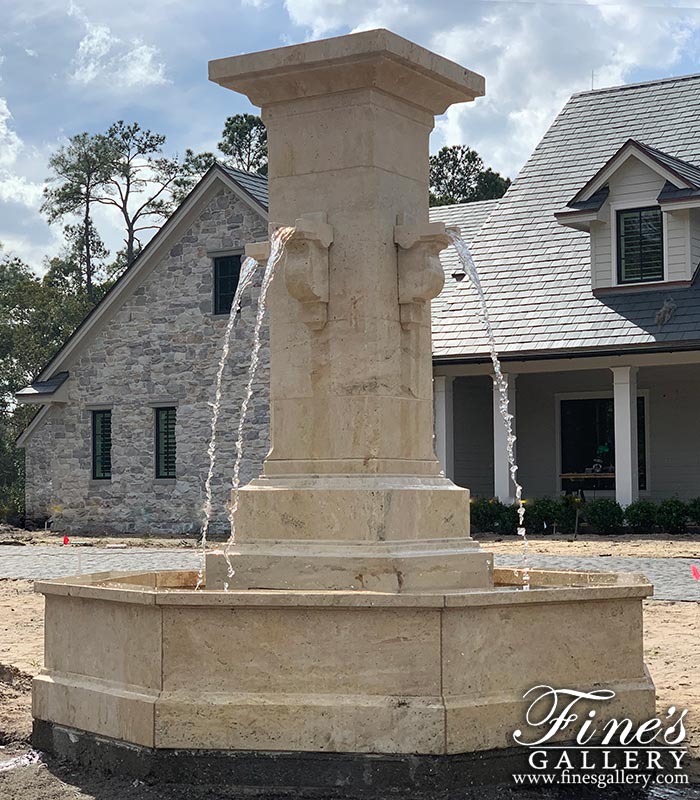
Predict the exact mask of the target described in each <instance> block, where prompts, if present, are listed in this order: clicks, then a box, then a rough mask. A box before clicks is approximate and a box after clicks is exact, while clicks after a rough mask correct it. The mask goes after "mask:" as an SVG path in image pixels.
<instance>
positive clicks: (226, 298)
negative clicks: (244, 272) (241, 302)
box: [214, 254, 241, 314]
mask: <svg viewBox="0 0 700 800" xmlns="http://www.w3.org/2000/svg"><path fill="white" fill-rule="evenodd" d="M240 274H241V256H240V254H238V255H233V256H219V257H217V258H215V259H214V313H215V314H230V313H231V306H232V305H233V296H234V295H235V294H236V288H237V287H238V278H239V277H240Z"/></svg>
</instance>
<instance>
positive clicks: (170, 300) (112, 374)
mask: <svg viewBox="0 0 700 800" xmlns="http://www.w3.org/2000/svg"><path fill="white" fill-rule="evenodd" d="M266 238H267V181H266V179H265V178H262V177H260V176H257V175H249V174H248V173H245V172H240V171H238V170H233V169H227V168H224V167H222V166H215V167H212V169H211V170H210V171H209V172H208V173H207V174H206V175H205V176H204V177H203V178H202V180H201V181H200V182H199V184H198V185H197V186H196V188H195V189H194V190H193V191H192V192H191V194H190V195H189V196H188V198H187V199H186V200H185V202H184V203H183V204H182V205H181V206H180V207H179V208H178V209H177V210H176V211H175V213H174V214H173V215H172V217H171V218H170V219H169V220H168V222H167V223H166V224H165V225H164V226H163V228H162V229H161V230H160V231H159V233H158V234H157V235H156V236H155V237H154V238H153V240H152V241H151V242H150V243H149V244H148V246H147V247H146V248H145V249H144V250H143V252H142V253H141V254H140V255H139V257H138V259H137V260H136V261H135V262H134V264H133V265H132V266H131V267H130V268H129V269H128V270H127V271H126V272H125V273H124V274H123V275H122V276H121V278H120V279H119V280H118V281H117V282H116V284H115V285H114V287H113V288H112V289H111V290H110V292H109V293H108V294H107V295H106V296H105V298H104V299H103V300H102V302H101V303H100V304H99V305H98V306H97V307H96V308H95V309H94V311H93V312H92V313H91V314H90V315H89V316H88V317H87V319H86V320H85V321H84V322H83V324H82V325H81V326H80V327H79V328H78V329H77V330H76V332H75V333H74V334H73V335H72V336H71V337H70V339H69V340H68V341H67V342H66V344H65V345H64V347H63V348H62V349H61V350H60V352H59V353H57V355H56V356H55V357H54V358H53V360H52V361H51V362H50V363H49V364H48V365H47V366H46V368H45V369H44V371H43V372H42V373H41V374H40V375H39V376H37V381H36V382H35V383H33V384H32V385H31V386H30V387H27V388H26V389H24V390H22V391H21V392H19V394H18V399H19V400H20V401H21V402H32V403H38V404H40V406H41V408H40V410H39V412H38V413H37V415H36V416H35V417H34V419H33V420H32V422H31V423H30V425H29V426H28V427H27V429H26V430H25V431H24V432H23V434H22V435H21V437H20V438H19V444H20V445H22V446H24V448H25V464H26V508H27V516H28V517H29V518H33V519H42V518H45V517H47V516H50V517H51V518H52V520H53V523H52V525H53V528H54V529H55V530H58V531H70V532H74V533H79V532H112V531H113V532H118V531H126V532H132V531H133V532H140V533H168V534H171V535H179V534H190V533H193V532H196V531H197V530H198V529H199V527H200V525H201V508H202V505H203V501H204V489H203V484H204V476H205V475H206V472H207V469H208V464H209V460H208V455H207V445H208V442H209V436H210V428H211V409H210V405H209V404H210V403H211V402H212V400H213V387H214V381H215V375H216V369H217V365H218V362H219V357H220V348H221V340H222V335H223V332H224V329H225V327H226V323H227V320H228V309H229V308H230V306H231V299H232V293H233V290H234V289H235V280H236V276H237V270H238V267H239V266H240V257H241V254H242V252H243V246H244V245H245V244H246V243H248V242H253V241H262V240H264V239H266ZM257 291H258V287H257V285H255V286H254V287H253V291H252V294H250V295H248V296H247V297H245V298H243V301H242V306H241V312H240V315H241V318H240V320H239V322H238V324H237V326H236V328H235V329H234V335H233V340H232V347H231V353H230V357H229V361H228V367H227V370H226V373H225V379H224V402H223V408H222V415H221V427H222V430H223V429H224V428H226V429H227V430H228V431H230V430H231V429H232V428H233V427H234V425H236V424H237V415H238V408H239V406H240V402H241V395H242V392H243V387H244V385H245V381H246V376H247V370H248V362H249V358H250V343H251V331H252V325H253V319H254V316H255V302H256V298H257ZM262 356H263V358H262V362H263V363H262V365H261V368H260V370H259V372H258V379H257V383H256V386H255V392H254V396H253V402H252V404H251V407H250V411H249V423H250V424H249V425H248V428H247V431H246V450H247V454H248V455H249V460H248V461H247V462H246V464H245V465H244V471H243V474H242V477H243V479H244V480H245V481H247V480H249V479H250V478H251V477H253V476H254V475H255V474H257V471H258V469H259V465H260V463H261V462H262V459H263V458H264V456H265V454H266V452H267V450H268V446H269V444H268V387H267V384H268V379H267V368H266V366H265V364H266V357H265V346H264V345H263V351H262ZM233 460H234V442H233V437H232V436H231V435H230V434H229V435H226V434H223V435H221V436H220V438H219V449H218V464H217V470H216V474H215V476H214V481H213V489H214V500H215V508H216V509H217V515H216V519H215V521H214V525H213V527H212V530H219V531H224V530H226V529H227V527H226V525H227V522H226V519H227V518H226V511H225V506H226V503H227V501H228V495H229V487H230V480H231V479H230V475H231V465H232V463H233Z"/></svg>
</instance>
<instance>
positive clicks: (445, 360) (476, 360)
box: [433, 341, 700, 366]
mask: <svg viewBox="0 0 700 800" xmlns="http://www.w3.org/2000/svg"><path fill="white" fill-rule="evenodd" d="M693 351H700V342H698V341H695V342H693V343H692V344H690V343H689V344H678V343H676V344H672V345H666V346H663V345H659V346H655V347H634V348H615V349H612V350H607V349H604V348H598V347H597V348H595V349H591V350H577V351H575V352H571V351H569V350H549V351H547V352H545V353H538V352H536V351H534V352H531V353H527V352H526V353H515V354H508V353H505V354H503V355H501V354H500V353H499V356H498V358H499V361H501V362H503V363H514V362H520V361H561V360H562V359H570V360H573V359H577V358H601V357H602V358H606V357H611V356H630V355H655V354H659V353H687V352H693ZM490 363H491V356H489V355H479V356H476V355H475V356H453V357H450V356H442V357H441V356H437V357H433V365H434V366H448V365H450V364H490Z"/></svg>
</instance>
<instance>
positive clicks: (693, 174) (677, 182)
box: [567, 139, 700, 208]
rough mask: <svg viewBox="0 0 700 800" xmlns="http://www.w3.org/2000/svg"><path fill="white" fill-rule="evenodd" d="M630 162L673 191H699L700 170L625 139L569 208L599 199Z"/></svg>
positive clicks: (579, 192) (579, 206)
mask: <svg viewBox="0 0 700 800" xmlns="http://www.w3.org/2000/svg"><path fill="white" fill-rule="evenodd" d="M630 158H637V159H639V160H640V161H641V162H642V163H643V164H646V166H647V167H649V169H651V170H653V171H654V172H656V173H658V174H659V175H661V176H662V177H663V178H665V179H666V181H667V182H668V183H670V184H671V185H672V186H674V187H676V188H677V189H691V190H697V189H700V169H699V168H698V167H696V166H694V165H693V164H689V163H688V162H687V161H683V160H682V159H680V158H676V157H675V156H671V155H669V154H668V153H664V152H663V151H662V150H659V149H658V148H655V147H650V146H649V145H646V144H643V143H642V142H639V141H637V140H635V139H628V140H627V141H626V142H625V143H624V144H623V145H622V147H620V148H619V149H618V150H617V152H616V153H615V154H614V155H613V156H611V158H610V159H609V160H608V161H606V163H605V164H603V166H602V167H601V168H600V169H599V170H598V171H597V172H596V173H595V175H594V176H593V177H592V178H591V179H590V180H589V181H587V182H586V184H585V185H584V186H583V187H582V188H581V189H580V190H579V191H578V192H576V194H575V195H574V196H573V197H572V198H571V200H569V202H568V203H567V206H568V207H569V208H581V207H582V205H585V204H587V203H589V202H590V201H591V199H592V198H593V197H595V196H596V195H600V193H601V191H602V190H603V189H604V188H605V186H606V185H607V183H608V181H609V180H610V178H611V177H612V176H613V175H614V174H615V173H616V172H617V171H618V170H619V169H620V167H621V166H622V165H623V164H624V163H625V162H626V161H627V160H628V159H630Z"/></svg>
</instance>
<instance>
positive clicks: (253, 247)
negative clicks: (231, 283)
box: [245, 242, 270, 267]
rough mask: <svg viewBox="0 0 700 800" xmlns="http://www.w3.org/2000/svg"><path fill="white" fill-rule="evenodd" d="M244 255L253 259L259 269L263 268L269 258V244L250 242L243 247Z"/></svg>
mask: <svg viewBox="0 0 700 800" xmlns="http://www.w3.org/2000/svg"><path fill="white" fill-rule="evenodd" d="M245 254H246V256H248V258H254V259H255V260H256V261H257V262H258V264H260V266H261V267H264V266H265V264H267V260H268V259H269V258H270V243H269V242H251V243H250V244H247V245H246V246H245Z"/></svg>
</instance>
